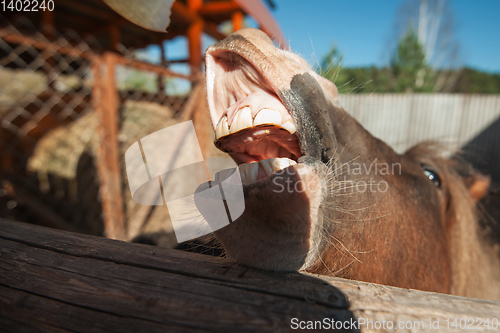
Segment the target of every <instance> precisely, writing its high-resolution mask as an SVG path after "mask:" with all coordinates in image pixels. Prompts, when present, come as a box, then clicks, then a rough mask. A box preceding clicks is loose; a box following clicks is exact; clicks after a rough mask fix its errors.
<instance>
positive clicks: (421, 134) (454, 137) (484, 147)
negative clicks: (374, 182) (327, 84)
mask: <svg viewBox="0 0 500 333" xmlns="http://www.w3.org/2000/svg"><path fill="white" fill-rule="evenodd" d="M339 101H340V104H341V105H342V106H343V107H344V109H345V110H346V111H347V112H348V113H349V114H351V115H352V116H353V117H354V118H356V119H357V120H358V121H359V122H360V123H361V124H362V125H363V126H364V127H365V128H366V129H367V130H368V131H370V133H372V135H374V136H376V137H378V138H380V139H381V140H383V141H385V142H386V143H388V144H389V145H390V146H391V147H392V148H394V150H396V151H397V152H398V153H403V152H404V151H406V150H407V149H408V148H410V147H411V146H413V145H415V144H416V143H419V142H422V141H426V140H433V141H438V142H441V143H443V144H445V145H446V146H448V147H449V148H451V149H452V150H456V149H462V151H463V152H464V153H465V156H466V158H467V159H468V160H469V161H470V162H471V163H472V164H473V165H474V166H475V167H476V168H478V169H479V170H481V171H483V172H485V173H487V174H490V175H492V176H493V179H494V180H496V181H497V182H498V183H499V184H500V95H465V94H370V95H368V94H367V95H365V94H352V95H340V96H339Z"/></svg>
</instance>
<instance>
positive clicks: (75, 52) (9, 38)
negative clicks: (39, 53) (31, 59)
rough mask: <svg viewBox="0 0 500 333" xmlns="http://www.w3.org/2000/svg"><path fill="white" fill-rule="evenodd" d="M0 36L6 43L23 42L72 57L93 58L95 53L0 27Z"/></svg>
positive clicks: (36, 47)
mask: <svg viewBox="0 0 500 333" xmlns="http://www.w3.org/2000/svg"><path fill="white" fill-rule="evenodd" d="M0 38H2V39H3V40H4V41H6V42H7V43H12V44H25V45H30V46H32V47H34V48H35V49H39V50H47V51H49V52H53V53H56V52H57V53H61V54H65V55H71V56H73V57H79V58H84V59H93V58H94V57H95V54H94V53H92V52H88V51H82V50H80V49H78V48H73V47H65V46H60V45H59V44H58V43H57V41H56V42H42V41H40V40H38V39H35V38H32V37H28V36H22V35H17V34H12V33H10V32H9V31H7V30H5V29H0Z"/></svg>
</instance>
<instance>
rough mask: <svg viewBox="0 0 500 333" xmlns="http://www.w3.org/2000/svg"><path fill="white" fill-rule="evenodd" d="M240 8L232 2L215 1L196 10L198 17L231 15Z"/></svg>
mask: <svg viewBox="0 0 500 333" xmlns="http://www.w3.org/2000/svg"><path fill="white" fill-rule="evenodd" d="M239 9H240V7H239V6H238V5H237V4H236V3H235V2H234V1H217V2H209V3H205V4H203V6H201V7H200V9H198V14H200V15H231V14H232V13H233V12H235V11H237V10H239Z"/></svg>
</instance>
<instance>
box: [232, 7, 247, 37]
mask: <svg viewBox="0 0 500 333" xmlns="http://www.w3.org/2000/svg"><path fill="white" fill-rule="evenodd" d="M244 17H245V16H244V15H243V12H241V11H239V10H238V11H236V12H234V13H233V15H232V17H231V20H232V22H233V32H235V31H237V30H240V29H242V28H243V19H244Z"/></svg>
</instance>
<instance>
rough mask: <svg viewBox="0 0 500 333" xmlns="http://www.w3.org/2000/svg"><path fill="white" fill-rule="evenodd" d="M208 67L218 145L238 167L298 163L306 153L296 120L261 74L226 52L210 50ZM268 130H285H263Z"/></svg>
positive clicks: (208, 52) (209, 89) (209, 91)
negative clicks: (257, 163) (276, 161)
mask: <svg viewBox="0 0 500 333" xmlns="http://www.w3.org/2000/svg"><path fill="white" fill-rule="evenodd" d="M206 64H207V66H206V70H207V75H206V80H207V99H208V104H209V109H210V116H211V119H212V124H213V127H214V131H215V140H216V146H217V147H218V148H220V149H222V150H224V151H226V152H228V153H230V154H231V156H232V157H233V159H235V161H236V162H237V163H238V164H241V163H248V162H255V161H261V160H264V159H268V158H283V157H286V158H289V159H293V160H295V161H297V160H298V158H299V157H300V156H301V154H300V145H299V144H298V139H297V136H296V135H295V133H296V131H297V129H296V126H295V123H294V120H293V118H292V116H291V115H290V113H289V112H288V110H287V109H286V107H285V106H284V105H283V103H282V102H281V100H280V99H279V98H278V96H277V94H276V93H275V92H273V91H272V89H271V85H270V84H269V82H268V81H267V79H265V78H264V76H263V75H262V74H261V73H260V72H259V70H258V69H257V68H256V67H255V66H254V65H253V64H252V63H250V61H248V60H247V59H245V58H243V57H242V56H241V55H239V54H237V53H235V52H232V51H227V50H221V49H216V50H211V49H209V50H208V51H207V54H206ZM263 126H264V127H265V126H271V127H273V128H278V129H281V130H282V132H279V131H278V132H276V131H275V130H273V129H267V130H264V131H260V129H261V128H262V127H263ZM236 134H237V135H238V136H236ZM266 134H272V136H269V137H266ZM245 135H246V137H244V136H245ZM236 138H238V140H236ZM222 139H224V140H222ZM294 142H296V144H295V143H294Z"/></svg>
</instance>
